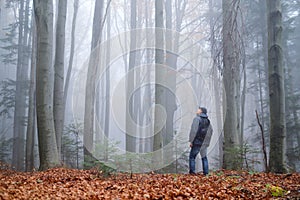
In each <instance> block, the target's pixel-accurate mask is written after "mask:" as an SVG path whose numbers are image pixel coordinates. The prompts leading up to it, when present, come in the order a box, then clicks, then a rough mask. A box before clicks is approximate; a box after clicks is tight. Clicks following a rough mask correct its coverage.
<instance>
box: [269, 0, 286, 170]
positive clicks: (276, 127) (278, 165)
mask: <svg viewBox="0 0 300 200" xmlns="http://www.w3.org/2000/svg"><path fill="white" fill-rule="evenodd" d="M267 11H268V12H267V13H268V63H269V70H268V71H269V96H270V156H269V158H270V160H269V170H270V171H271V172H276V173H284V172H285V166H284V165H285V157H286V155H285V138H286V124H285V91H284V73H283V64H282V57H283V56H282V37H281V36H282V13H281V1H280V0H267Z"/></svg>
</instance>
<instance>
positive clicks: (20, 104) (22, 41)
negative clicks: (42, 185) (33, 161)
mask: <svg viewBox="0 0 300 200" xmlns="http://www.w3.org/2000/svg"><path fill="white" fill-rule="evenodd" d="M29 4H30V1H29V0H21V1H19V6H20V7H19V32H18V56H17V71H16V100H15V110H14V136H13V137H14V144H13V158H12V165H13V166H14V167H15V168H16V169H17V170H24V169H25V133H26V132H25V128H26V123H25V122H26V120H25V119H26V118H25V117H26V98H27V95H28V70H29V59H30V56H29V49H30V48H29V47H30V45H29V42H30V41H29V40H30V38H29V31H30V29H29V24H30V21H29V15H30V10H29Z"/></svg>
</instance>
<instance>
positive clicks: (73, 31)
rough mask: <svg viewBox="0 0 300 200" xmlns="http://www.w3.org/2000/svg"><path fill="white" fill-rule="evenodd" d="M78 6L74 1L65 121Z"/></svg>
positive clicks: (65, 91)
mask: <svg viewBox="0 0 300 200" xmlns="http://www.w3.org/2000/svg"><path fill="white" fill-rule="evenodd" d="M78 4H79V0H74V3H73V8H74V11H73V19H72V30H71V48H70V58H69V64H68V71H67V75H66V80H65V86H64V102H63V105H64V119H65V112H66V105H67V104H66V103H67V100H68V91H69V85H70V79H71V73H72V68H73V58H74V49H75V29H76V19H77V13H78Z"/></svg>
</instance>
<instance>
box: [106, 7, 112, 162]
mask: <svg viewBox="0 0 300 200" xmlns="http://www.w3.org/2000/svg"><path fill="white" fill-rule="evenodd" d="M107 11H108V13H107V29H106V30H107V32H106V35H107V47H106V65H105V66H106V67H107V68H106V74H105V81H106V84H105V85H106V89H105V92H106V94H105V117H104V119H105V124H104V134H105V139H104V142H105V143H104V144H105V156H104V158H105V160H108V153H109V152H108V137H109V121H110V68H109V64H110V63H109V61H110V50H111V44H110V36H111V35H110V34H111V31H110V29H111V26H110V23H111V9H110V8H108V10H107Z"/></svg>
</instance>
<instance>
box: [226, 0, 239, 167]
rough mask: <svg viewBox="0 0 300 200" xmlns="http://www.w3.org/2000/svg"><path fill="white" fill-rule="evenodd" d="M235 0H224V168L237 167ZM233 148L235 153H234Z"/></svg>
mask: <svg viewBox="0 0 300 200" xmlns="http://www.w3.org/2000/svg"><path fill="white" fill-rule="evenodd" d="M237 4H238V1H237V0H223V1H222V7H223V32H222V34H223V74H224V77H223V81H224V87H225V92H226V101H225V102H226V105H225V109H226V110H225V112H224V114H225V119H224V139H225V143H224V159H223V168H225V169H237V168H240V167H241V166H240V163H241V162H240V160H239V159H237V158H236V154H235V153H237V148H240V124H239V121H240V61H239V59H240V52H239V49H238V30H237V24H236V23H237V22H236V20H237V19H236V16H237ZM234 152H235V153H234Z"/></svg>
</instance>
